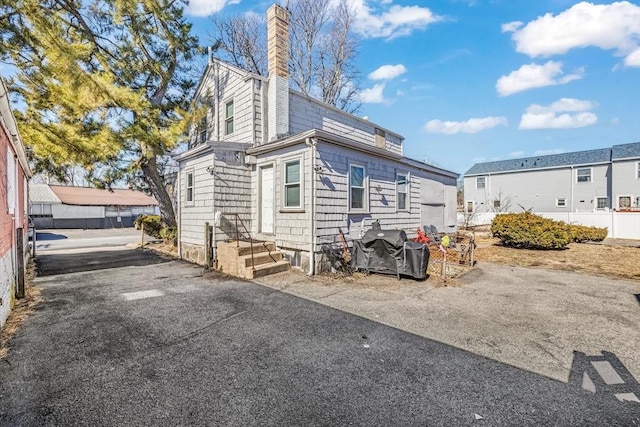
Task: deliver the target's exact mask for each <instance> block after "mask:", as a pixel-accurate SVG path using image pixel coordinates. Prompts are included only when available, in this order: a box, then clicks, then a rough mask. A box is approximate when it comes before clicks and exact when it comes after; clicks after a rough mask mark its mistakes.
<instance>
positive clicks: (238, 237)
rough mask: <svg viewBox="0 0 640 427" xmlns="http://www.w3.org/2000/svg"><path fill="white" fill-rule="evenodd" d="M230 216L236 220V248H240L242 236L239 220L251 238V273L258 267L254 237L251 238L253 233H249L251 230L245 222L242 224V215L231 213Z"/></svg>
mask: <svg viewBox="0 0 640 427" xmlns="http://www.w3.org/2000/svg"><path fill="white" fill-rule="evenodd" d="M228 215H233V216H235V219H236V248H239V247H240V234H239V233H240V229H239V228H238V220H239V221H240V224H241V225H242V228H243V229H244V232H245V233H246V234H247V236H249V249H250V251H251V271H255V269H256V266H255V261H254V258H253V237H251V233H249V230H247V227H246V226H245V225H244V222H242V219H241V218H240V214H237V213H231V214H228Z"/></svg>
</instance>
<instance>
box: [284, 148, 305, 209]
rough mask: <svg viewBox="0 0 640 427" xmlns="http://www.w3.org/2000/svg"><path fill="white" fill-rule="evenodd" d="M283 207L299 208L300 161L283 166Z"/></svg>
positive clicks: (293, 161)
mask: <svg viewBox="0 0 640 427" xmlns="http://www.w3.org/2000/svg"><path fill="white" fill-rule="evenodd" d="M284 207H285V208H300V207H301V197H300V159H297V160H292V161H289V162H286V163H285V164H284Z"/></svg>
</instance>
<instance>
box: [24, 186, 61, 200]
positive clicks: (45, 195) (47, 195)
mask: <svg viewBox="0 0 640 427" xmlns="http://www.w3.org/2000/svg"><path fill="white" fill-rule="evenodd" d="M29 201H30V202H31V203H62V202H61V200H60V198H58V196H56V193H54V192H53V190H51V187H50V186H49V185H47V184H34V183H31V182H30V183H29Z"/></svg>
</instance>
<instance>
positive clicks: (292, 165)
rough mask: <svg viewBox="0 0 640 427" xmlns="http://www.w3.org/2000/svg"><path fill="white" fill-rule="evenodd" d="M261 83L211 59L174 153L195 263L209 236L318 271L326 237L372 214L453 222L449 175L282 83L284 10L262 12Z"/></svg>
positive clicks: (408, 221) (395, 222)
mask: <svg viewBox="0 0 640 427" xmlns="http://www.w3.org/2000/svg"><path fill="white" fill-rule="evenodd" d="M268 32H269V52H268V57H269V78H265V77H261V76H258V75H254V74H251V73H249V72H247V71H245V70H241V69H238V68H236V67H234V66H232V65H229V64H227V63H225V62H222V61H219V60H216V59H211V60H210V63H209V64H208V66H207V69H206V71H205V72H204V75H203V77H202V79H201V81H200V83H199V86H198V88H197V91H196V95H195V96H196V100H197V101H199V102H200V104H201V105H203V106H206V107H207V110H208V112H207V115H206V118H205V119H204V120H203V121H202V122H201V124H200V126H199V127H197V128H195V129H193V131H192V132H191V135H190V144H189V149H188V150H187V151H186V152H184V153H182V154H179V155H177V156H176V157H175V159H176V160H177V162H178V164H179V174H178V180H179V181H178V184H177V188H178V207H179V208H178V231H179V237H178V240H179V244H178V250H179V254H180V256H181V257H182V258H185V259H188V260H191V261H194V262H198V263H203V261H204V260H205V256H204V253H205V252H206V251H207V250H209V248H206V247H205V241H208V240H206V239H205V237H204V234H205V233H204V231H203V230H204V225H205V223H207V222H208V223H210V224H211V225H214V224H215V226H214V227H213V236H212V248H211V249H212V251H213V253H214V257H215V251H216V245H217V244H218V242H221V241H225V240H229V239H235V238H236V234H237V233H240V234H243V235H246V233H249V234H251V236H252V237H253V238H255V239H260V240H265V241H270V242H274V243H275V244H276V246H277V247H278V249H280V250H281V251H282V252H284V254H285V255H286V257H287V259H288V260H289V261H290V262H291V263H292V264H293V265H294V266H299V267H302V268H308V269H309V271H310V273H313V272H314V271H315V265H316V262H317V260H316V257H315V255H316V254H317V253H318V252H319V251H320V246H321V245H322V244H323V243H333V242H337V241H339V240H338V239H339V235H340V232H342V233H344V235H345V236H346V237H347V240H349V238H351V239H354V238H359V237H360V236H361V234H362V233H363V232H364V231H366V230H367V229H368V228H369V227H370V225H371V223H372V221H374V220H379V221H380V223H381V226H382V227H383V228H390V229H403V230H405V231H407V232H408V233H409V234H415V232H416V230H417V229H418V228H419V227H421V226H423V225H434V226H436V227H437V228H438V229H439V230H440V231H445V232H451V231H454V230H455V229H456V179H457V177H458V175H457V174H456V173H454V172H450V171H447V170H444V169H441V168H438V167H435V166H431V165H428V164H426V163H422V162H419V161H416V160H412V159H409V158H406V157H404V156H403V148H402V143H403V137H402V136H401V135H399V134H397V133H395V132H393V131H391V130H389V129H386V128H384V127H382V126H378V125H376V124H374V123H371V122H369V121H368V120H365V119H362V118H359V117H356V116H354V115H351V114H348V113H346V112H344V111H341V110H339V109H336V108H334V107H332V106H330V105H327V104H325V103H323V102H320V101H318V100H316V99H313V98H309V97H307V96H304V95H303V94H301V93H299V92H297V91H295V90H292V89H290V88H289V82H288V65H287V64H288V47H287V40H286V37H280V38H277V37H275V36H273V35H274V34H280V35H282V34H287V32H288V14H287V12H286V11H285V10H284V9H282V8H281V7H280V6H273V7H272V8H270V9H269V11H268Z"/></svg>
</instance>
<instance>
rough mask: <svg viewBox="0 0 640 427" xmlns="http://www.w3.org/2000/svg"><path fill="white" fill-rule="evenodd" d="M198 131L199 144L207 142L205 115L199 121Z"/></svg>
mask: <svg viewBox="0 0 640 427" xmlns="http://www.w3.org/2000/svg"><path fill="white" fill-rule="evenodd" d="M198 131H199V132H200V135H199V142H200V143H201V144H203V143H205V142H207V139H208V136H209V135H208V132H207V131H208V123H207V115H206V114H205V115H204V117H203V118H202V119H200V124H199V125H198Z"/></svg>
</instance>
